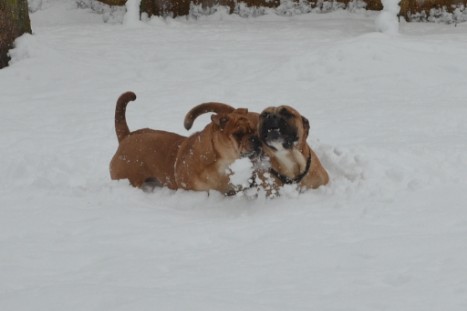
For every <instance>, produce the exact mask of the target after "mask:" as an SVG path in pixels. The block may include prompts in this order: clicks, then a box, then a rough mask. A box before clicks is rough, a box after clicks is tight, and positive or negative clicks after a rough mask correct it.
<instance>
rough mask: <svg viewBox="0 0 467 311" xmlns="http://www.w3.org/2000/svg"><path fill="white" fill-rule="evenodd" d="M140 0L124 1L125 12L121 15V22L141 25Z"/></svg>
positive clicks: (129, 24) (132, 25)
mask: <svg viewBox="0 0 467 311" xmlns="http://www.w3.org/2000/svg"><path fill="white" fill-rule="evenodd" d="M140 4H141V0H127V2H126V3H125V7H126V14H125V16H124V17H123V24H124V25H126V26H128V27H135V26H139V25H141V20H140V12H139V6H140Z"/></svg>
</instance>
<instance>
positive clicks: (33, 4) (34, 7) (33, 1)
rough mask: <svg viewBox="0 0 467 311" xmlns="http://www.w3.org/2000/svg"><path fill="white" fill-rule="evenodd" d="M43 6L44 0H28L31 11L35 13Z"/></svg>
mask: <svg viewBox="0 0 467 311" xmlns="http://www.w3.org/2000/svg"><path fill="white" fill-rule="evenodd" d="M41 8H42V0H28V9H29V12H31V13H34V12H36V11H39V10H40V9H41Z"/></svg>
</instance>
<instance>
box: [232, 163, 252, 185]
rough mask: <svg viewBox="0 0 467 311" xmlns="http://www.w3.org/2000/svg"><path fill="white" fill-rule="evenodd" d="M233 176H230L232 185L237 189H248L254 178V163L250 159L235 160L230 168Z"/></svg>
mask: <svg viewBox="0 0 467 311" xmlns="http://www.w3.org/2000/svg"><path fill="white" fill-rule="evenodd" d="M229 169H230V171H231V172H232V174H231V175H230V176H229V178H230V183H231V184H232V185H234V186H235V187H236V188H239V189H245V188H248V187H249V186H250V184H251V182H252V178H253V162H251V160H250V159H249V158H241V159H237V160H235V161H234V162H233V163H232V164H230V166H229Z"/></svg>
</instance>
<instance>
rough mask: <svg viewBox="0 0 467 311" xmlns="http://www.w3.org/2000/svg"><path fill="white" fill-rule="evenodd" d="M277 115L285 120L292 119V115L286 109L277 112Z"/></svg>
mask: <svg viewBox="0 0 467 311" xmlns="http://www.w3.org/2000/svg"><path fill="white" fill-rule="evenodd" d="M279 114H280V115H281V116H283V117H284V118H286V119H290V118H292V117H293V114H291V113H290V111H288V110H287V109H286V108H282V109H281V111H279Z"/></svg>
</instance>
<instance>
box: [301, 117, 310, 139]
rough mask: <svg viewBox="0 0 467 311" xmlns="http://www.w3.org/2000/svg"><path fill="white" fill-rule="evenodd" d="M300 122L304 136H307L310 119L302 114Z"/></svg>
mask: <svg viewBox="0 0 467 311" xmlns="http://www.w3.org/2000/svg"><path fill="white" fill-rule="evenodd" d="M302 123H303V129H304V130H305V135H306V136H305V137H308V133H309V132H310V121H308V119H307V118H305V117H304V116H302Z"/></svg>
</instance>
